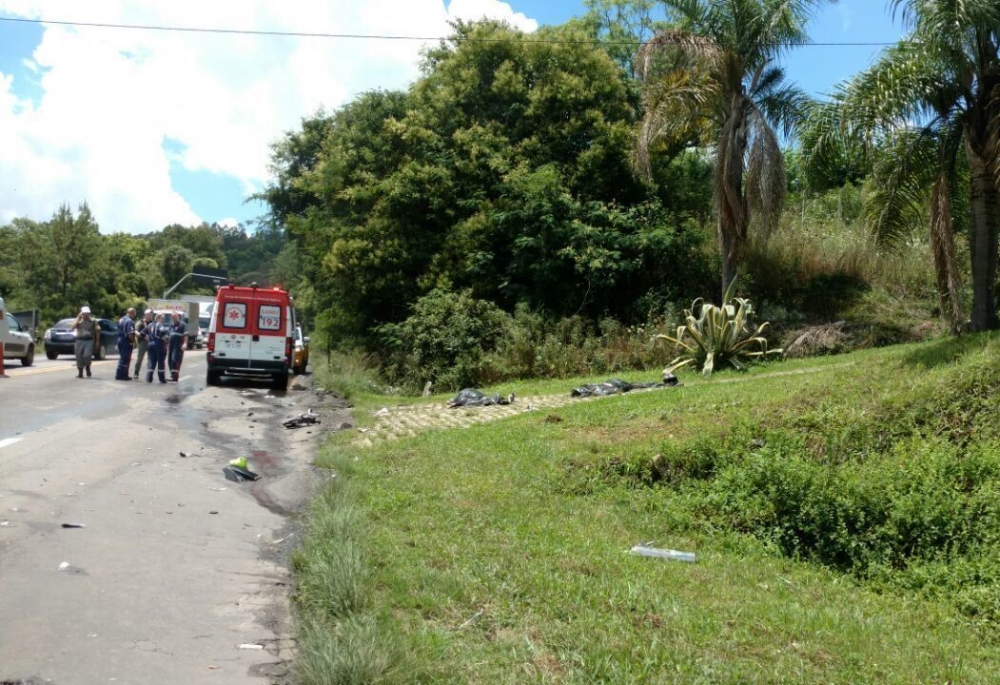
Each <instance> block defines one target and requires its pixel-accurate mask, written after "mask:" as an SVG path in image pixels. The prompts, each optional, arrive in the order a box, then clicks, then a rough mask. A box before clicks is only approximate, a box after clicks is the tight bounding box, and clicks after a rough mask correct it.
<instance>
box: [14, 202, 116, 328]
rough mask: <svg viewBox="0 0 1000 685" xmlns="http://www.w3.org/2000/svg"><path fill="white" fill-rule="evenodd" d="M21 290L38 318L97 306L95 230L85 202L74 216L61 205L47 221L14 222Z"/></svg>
mask: <svg viewBox="0 0 1000 685" xmlns="http://www.w3.org/2000/svg"><path fill="white" fill-rule="evenodd" d="M13 227H14V230H15V232H16V233H17V239H18V243H19V245H20V255H21V265H22V268H23V270H24V274H25V276H24V279H25V280H24V286H25V288H26V290H27V291H28V292H29V293H30V295H31V299H32V300H33V302H35V303H36V304H37V306H38V308H39V309H40V310H41V312H42V315H43V317H47V318H55V317H58V316H64V315H66V314H67V313H68V312H69V311H72V310H73V309H75V308H77V307H79V306H80V305H82V304H93V305H96V304H97V303H98V301H99V300H100V299H101V297H102V295H103V294H104V293H105V292H106V291H105V290H104V288H103V286H102V279H103V276H102V273H103V269H104V268H105V265H104V264H103V263H102V261H101V256H102V249H101V248H102V244H101V235H100V229H99V227H98V225H97V222H96V221H95V220H94V217H93V215H92V214H91V212H90V208H89V207H88V206H87V205H86V203H84V204H82V205H80V207H79V208H78V209H77V214H76V216H74V215H73V212H72V210H70V208H69V206H68V205H62V206H61V207H60V208H59V210H58V211H57V212H56V213H55V214H53V216H52V218H51V219H50V220H49V221H46V222H43V223H37V222H34V221H30V220H27V219H15V220H14V222H13Z"/></svg>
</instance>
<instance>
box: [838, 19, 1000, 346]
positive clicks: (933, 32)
mask: <svg viewBox="0 0 1000 685" xmlns="http://www.w3.org/2000/svg"><path fill="white" fill-rule="evenodd" d="M889 4H890V6H891V7H892V9H893V11H897V12H898V11H901V12H902V17H903V21H904V24H905V25H906V27H907V29H908V30H909V33H908V35H907V36H906V37H905V38H904V39H903V40H902V41H900V43H899V44H897V45H896V46H893V47H892V48H889V49H888V50H886V51H885V52H883V54H882V55H881V57H880V58H879V59H878V60H877V61H876V62H875V63H874V64H873V65H872V66H871V67H870V68H869V69H867V70H866V71H865V72H863V73H862V74H860V75H859V76H857V77H855V78H854V79H853V80H852V81H850V82H849V83H848V85H847V87H846V89H845V91H844V96H843V117H844V121H845V122H848V124H847V125H848V126H849V127H850V128H851V129H853V131H854V135H857V136H859V137H862V138H864V139H865V140H866V141H867V142H868V143H869V145H870V146H880V147H882V148H883V149H886V150H889V152H890V157H889V158H888V161H887V162H885V163H884V166H885V167H886V168H889V169H892V168H895V174H889V175H887V176H884V177H883V178H884V179H885V180H887V181H888V185H887V186H885V187H884V188H883V190H884V191H886V192H885V194H884V195H883V197H882V198H881V199H882V200H885V202H884V206H883V208H882V210H880V211H881V214H882V217H881V220H882V222H883V230H885V231H887V232H888V233H890V234H891V233H892V232H893V231H895V230H897V229H898V228H899V226H900V221H901V219H904V218H905V216H906V213H905V212H903V211H902V210H903V209H904V208H905V207H907V206H910V207H912V206H913V203H914V202H915V201H916V200H917V199H918V196H917V195H915V194H914V193H916V192H917V190H918V189H919V188H923V189H924V190H925V191H926V192H928V193H929V196H930V200H931V227H932V244H933V245H934V249H935V250H939V251H943V252H941V254H940V257H941V258H942V259H944V260H947V259H948V257H947V254H945V253H946V252H947V250H948V249H949V244H950V242H949V241H950V235H951V229H950V221H951V218H952V210H951V192H952V189H953V188H955V187H956V182H957V181H958V179H959V174H958V172H957V170H958V169H959V166H958V161H959V155H961V154H962V152H964V155H965V160H964V161H965V163H966V165H967V167H968V197H969V207H970V216H969V249H970V254H971V262H972V292H973V299H972V316H971V321H970V328H971V330H974V331H980V330H987V329H991V328H996V327H997V324H998V323H1000V322H998V319H997V313H996V301H995V298H994V295H993V287H994V284H995V281H996V274H997V238H998V227H1000V213H998V212H1000V191H998V185H997V180H998V172H1000V129H998V122H1000V98H998V95H1000V52H998V45H1000V42H998V38H1000V35H998V32H1000V1H998V0H963V2H955V1H954V0H889ZM929 141H933V142H931V143H930V148H932V149H933V150H935V151H936V158H935V157H933V156H932V157H931V158H928V157H927V156H926V155H927V152H928V143H929ZM886 143H888V144H886ZM922 155H923V158H921V156H922ZM927 165H930V166H929V168H927ZM921 167H924V168H921ZM929 170H933V176H932V177H928V176H927V174H928V171H929ZM910 172H916V173H914V174H910ZM908 174H910V178H906V176H907V175H908ZM893 176H895V178H894V179H893V178H892V177H893ZM921 176H923V178H922V179H921V178H920V177H921ZM876 178H877V175H876ZM951 259H952V260H954V256H953V248H952V257H951ZM938 271H939V288H946V289H948V290H949V292H951V293H952V294H951V295H950V297H951V300H952V302H951V306H952V308H953V313H952V316H957V315H959V314H960V310H955V309H954V307H956V306H957V305H956V300H957V298H956V294H957V293H955V292H954V291H955V290H957V281H954V280H953V281H952V282H950V283H942V280H941V267H939V268H938ZM950 278H957V275H956V276H949V275H947V274H946V275H945V279H946V280H947V279H950Z"/></svg>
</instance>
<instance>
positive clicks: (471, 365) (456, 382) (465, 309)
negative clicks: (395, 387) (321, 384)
mask: <svg viewBox="0 0 1000 685" xmlns="http://www.w3.org/2000/svg"><path fill="white" fill-rule="evenodd" d="M509 323H510V317H509V315H507V314H506V313H505V312H504V311H503V310H501V309H500V308H499V307H497V306H496V305H494V304H493V303H491V302H487V301H485V300H477V299H476V298H474V297H473V296H472V293H471V291H463V292H461V293H451V292H447V291H444V290H434V291H432V292H430V293H429V294H427V295H425V296H424V297H422V298H420V299H419V300H418V301H417V303H416V304H415V305H414V307H413V314H411V315H410V316H409V318H407V319H406V320H405V321H403V323H401V324H399V326H395V327H392V329H391V333H392V334H393V335H394V336H395V339H396V341H397V342H398V351H397V352H395V353H394V354H393V355H392V357H391V362H390V365H389V368H388V373H389V376H390V378H391V379H392V380H394V381H396V382H399V383H402V384H405V385H407V386H409V387H410V388H411V389H416V388H419V387H420V386H422V385H423V383H424V382H426V381H428V380H429V381H431V382H433V383H434V386H435V387H436V388H438V389H439V390H457V389H460V388H463V387H467V386H470V385H475V384H476V382H477V381H478V379H479V378H480V377H481V369H482V367H483V365H484V360H485V357H486V355H487V354H488V353H490V352H492V351H494V350H495V349H496V348H497V346H498V344H499V343H500V341H501V340H502V339H503V338H504V336H505V335H506V333H507V330H508V328H509ZM383 329H384V331H385V332H388V330H389V329H388V328H386V327H383Z"/></svg>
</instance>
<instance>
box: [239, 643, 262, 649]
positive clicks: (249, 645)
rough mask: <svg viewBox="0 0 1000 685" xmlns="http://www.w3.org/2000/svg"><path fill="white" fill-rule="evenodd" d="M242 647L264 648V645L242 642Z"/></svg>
mask: <svg viewBox="0 0 1000 685" xmlns="http://www.w3.org/2000/svg"><path fill="white" fill-rule="evenodd" d="M240 649H264V645H255V644H242V645H240Z"/></svg>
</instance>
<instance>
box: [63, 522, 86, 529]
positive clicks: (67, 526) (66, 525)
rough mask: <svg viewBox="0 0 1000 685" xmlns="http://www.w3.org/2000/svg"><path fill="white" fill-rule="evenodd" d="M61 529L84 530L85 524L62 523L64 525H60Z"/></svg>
mask: <svg viewBox="0 0 1000 685" xmlns="http://www.w3.org/2000/svg"><path fill="white" fill-rule="evenodd" d="M62 527H63V528H86V527H87V524H86V523H64V524H62Z"/></svg>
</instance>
